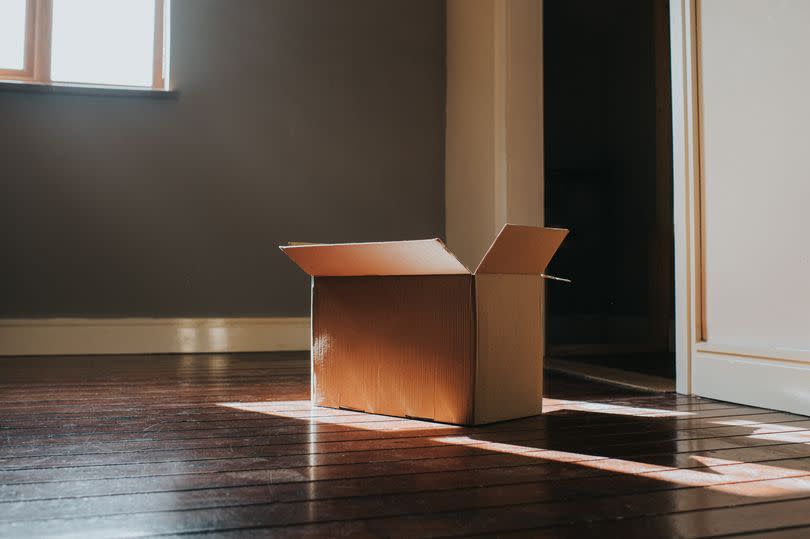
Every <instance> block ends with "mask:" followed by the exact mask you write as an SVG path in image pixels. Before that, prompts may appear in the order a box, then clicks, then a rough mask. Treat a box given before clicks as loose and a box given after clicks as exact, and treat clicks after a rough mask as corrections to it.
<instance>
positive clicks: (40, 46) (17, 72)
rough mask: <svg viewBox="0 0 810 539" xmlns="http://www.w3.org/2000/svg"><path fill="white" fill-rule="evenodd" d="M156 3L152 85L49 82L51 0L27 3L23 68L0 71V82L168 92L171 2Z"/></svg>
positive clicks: (164, 0) (167, 0)
mask: <svg viewBox="0 0 810 539" xmlns="http://www.w3.org/2000/svg"><path fill="white" fill-rule="evenodd" d="M154 1H155V43H154V47H153V49H154V50H153V54H154V56H153V58H152V85H151V86H121V85H114V84H95V83H81V82H58V83H56V82H54V81H53V80H52V79H51V54H52V48H51V33H52V30H53V0H26V9H25V49H24V60H23V68H22V69H0V81H12V82H18V83H24V84H25V83H27V84H32V85H56V84H59V85H68V86H77V87H89V88H93V87H104V88H106V87H111V88H132V89H137V90H144V89H147V90H169V87H168V82H169V77H168V36H169V24H168V20H169V4H170V2H171V0H154Z"/></svg>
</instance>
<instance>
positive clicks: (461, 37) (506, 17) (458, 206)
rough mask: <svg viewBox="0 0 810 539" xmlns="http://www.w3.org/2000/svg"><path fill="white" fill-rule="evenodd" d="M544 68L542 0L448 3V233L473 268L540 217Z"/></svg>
mask: <svg viewBox="0 0 810 539" xmlns="http://www.w3.org/2000/svg"><path fill="white" fill-rule="evenodd" d="M542 73H543V70H542V1H541V0H448V2H447V129H446V138H445V205H446V213H445V215H446V231H447V240H448V245H449V247H450V248H451V249H452V250H453V252H454V253H455V254H456V255H457V256H458V257H459V259H460V260H461V261H462V262H464V263H465V264H466V265H467V267H469V268H470V269H473V270H474V269H475V267H476V266H477V265H478V262H480V260H481V258H482V257H483V255H484V253H486V250H487V249H488V248H489V245H490V243H491V242H492V240H493V239H494V238H495V235H496V234H497V233H498V231H499V230H500V229H501V227H502V226H503V225H504V224H505V223H507V222H509V223H514V224H524V225H541V224H542V223H543V196H542V195H543V136H542V135H543V123H542V122H543V117H542V106H543V96H542V91H543V84H542Z"/></svg>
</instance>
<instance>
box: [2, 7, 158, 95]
mask: <svg viewBox="0 0 810 539" xmlns="http://www.w3.org/2000/svg"><path fill="white" fill-rule="evenodd" d="M169 1H170V0H0V79H5V80H15V81H21V82H31V83H39V84H51V83H66V84H78V85H82V84H84V85H96V86H98V85H103V86H129V87H143V88H155V89H166V87H167V82H168V76H167V73H168V71H167V67H168V62H167V60H166V56H167V55H166V52H167V51H168V47H167V46H166V44H167V35H168V17H167V14H168V4H169Z"/></svg>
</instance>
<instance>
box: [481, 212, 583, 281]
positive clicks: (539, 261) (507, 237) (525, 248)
mask: <svg viewBox="0 0 810 539" xmlns="http://www.w3.org/2000/svg"><path fill="white" fill-rule="evenodd" d="M567 235H568V230H566V229H564V228H542V227H534V226H520V225H511V224H507V225H505V226H504V227H503V228H502V229H501V232H500V233H499V234H498V237H497V238H495V241H494V242H492V245H491V246H490V248H489V250H488V251H487V253H486V254H485V255H484V259H483V260H481V263H480V264H479V265H478V268H477V269H476V270H475V273H476V274H479V273H506V274H525V275H540V274H541V273H543V272H544V271H545V269H546V266H548V263H549V262H550V261H551V258H552V257H553V256H554V253H556V252H557V249H558V248H559V247H560V244H561V243H562V241H563V240H564V239H565V237H566V236H567Z"/></svg>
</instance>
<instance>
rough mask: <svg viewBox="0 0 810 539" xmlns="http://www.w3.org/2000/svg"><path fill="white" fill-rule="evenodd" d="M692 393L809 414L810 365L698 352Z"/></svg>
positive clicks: (693, 371)
mask: <svg viewBox="0 0 810 539" xmlns="http://www.w3.org/2000/svg"><path fill="white" fill-rule="evenodd" d="M692 373H693V377H692V380H693V389H694V392H695V394H697V395H700V396H702V397H711V398H713V399H719V400H724V401H729V402H736V403H742V404H748V405H751V406H760V407H763V408H771V409H774V410H784V411H786V412H793V413H797V414H804V415H810V364H808V363H801V362H797V361H783V360H778V359H772V358H765V357H751V356H742V355H735V354H732V353H719V352H710V351H707V350H702V351H697V352H696V353H695V355H694V359H693V362H692Z"/></svg>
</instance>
